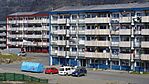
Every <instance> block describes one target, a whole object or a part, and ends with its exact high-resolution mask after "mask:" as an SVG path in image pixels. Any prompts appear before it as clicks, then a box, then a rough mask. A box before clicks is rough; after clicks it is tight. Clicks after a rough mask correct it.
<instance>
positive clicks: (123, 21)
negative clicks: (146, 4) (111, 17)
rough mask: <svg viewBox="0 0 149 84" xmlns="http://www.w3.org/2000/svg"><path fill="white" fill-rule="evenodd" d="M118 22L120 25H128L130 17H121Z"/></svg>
mask: <svg viewBox="0 0 149 84" xmlns="http://www.w3.org/2000/svg"><path fill="white" fill-rule="evenodd" d="M119 21H120V23H130V22H131V17H121V18H120V20H119Z"/></svg>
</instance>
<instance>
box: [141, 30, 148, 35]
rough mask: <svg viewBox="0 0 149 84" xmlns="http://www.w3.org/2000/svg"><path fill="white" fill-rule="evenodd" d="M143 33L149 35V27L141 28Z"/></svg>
mask: <svg viewBox="0 0 149 84" xmlns="http://www.w3.org/2000/svg"><path fill="white" fill-rule="evenodd" d="M141 34H142V35H149V29H141Z"/></svg>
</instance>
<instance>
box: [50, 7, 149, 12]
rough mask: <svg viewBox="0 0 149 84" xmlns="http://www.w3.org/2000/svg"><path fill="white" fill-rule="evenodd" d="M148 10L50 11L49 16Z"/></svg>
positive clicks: (148, 8)
mask: <svg viewBox="0 0 149 84" xmlns="http://www.w3.org/2000/svg"><path fill="white" fill-rule="evenodd" d="M142 10H149V7H146V8H127V9H125V8H123V9H107V10H106V9H105V10H73V11H51V12H49V14H78V13H90V12H92V13H94V12H122V11H142Z"/></svg>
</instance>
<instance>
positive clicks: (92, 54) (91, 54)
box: [85, 52, 97, 58]
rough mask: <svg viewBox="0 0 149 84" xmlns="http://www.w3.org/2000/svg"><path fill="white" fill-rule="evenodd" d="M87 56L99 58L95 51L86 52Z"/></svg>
mask: <svg viewBox="0 0 149 84" xmlns="http://www.w3.org/2000/svg"><path fill="white" fill-rule="evenodd" d="M85 57H88V58H97V56H96V53H95V52H85Z"/></svg>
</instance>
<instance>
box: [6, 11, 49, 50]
mask: <svg viewBox="0 0 149 84" xmlns="http://www.w3.org/2000/svg"><path fill="white" fill-rule="evenodd" d="M48 17H49V16H48V14H46V13H44V12H43V13H42V12H17V13H13V14H10V15H8V16H7V48H21V50H23V51H26V52H42V53H48V46H49V35H48V33H49V18H48Z"/></svg>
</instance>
